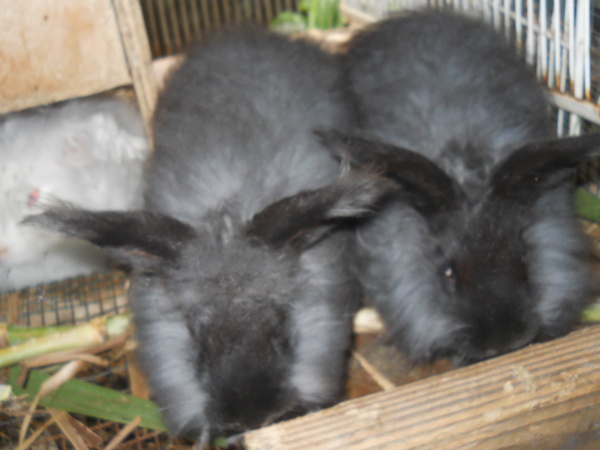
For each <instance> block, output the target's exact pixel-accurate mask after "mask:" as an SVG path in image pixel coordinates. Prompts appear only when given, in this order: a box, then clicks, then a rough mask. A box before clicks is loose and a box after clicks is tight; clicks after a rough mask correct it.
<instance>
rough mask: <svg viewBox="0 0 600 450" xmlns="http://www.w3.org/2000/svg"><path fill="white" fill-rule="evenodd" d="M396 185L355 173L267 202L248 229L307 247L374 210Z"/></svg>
mask: <svg viewBox="0 0 600 450" xmlns="http://www.w3.org/2000/svg"><path fill="white" fill-rule="evenodd" d="M393 188H394V185H393V183H391V182H390V181H389V180H387V179H385V178H382V177H378V176H376V175H375V174H372V173H367V172H361V173H358V172H357V173H351V174H349V175H345V176H343V177H342V178H340V179H339V180H338V181H337V182H335V183H333V184H331V185H329V186H326V187H324V188H321V189H316V190H312V191H303V192H300V193H299V194H296V195H293V196H291V197H287V198H284V199H282V200H280V201H278V202H275V203H273V204H271V205H269V206H267V207H266V208H265V209H263V210H262V211H260V212H259V213H257V214H256V215H255V216H254V217H253V218H252V220H251V221H250V223H249V224H248V226H247V227H246V233H247V235H249V236H251V237H253V238H256V239H258V240H260V241H261V242H263V243H265V244H267V245H271V246H275V247H279V246H283V245H288V244H290V245H292V246H294V247H300V248H306V247H308V246H310V245H312V244H314V243H315V242H316V241H318V240H319V239H320V238H321V237H322V236H323V235H324V234H325V233H327V232H328V231H329V230H331V229H332V228H334V227H336V226H340V225H342V224H344V223H347V222H348V221H350V222H351V221H353V220H355V219H359V218H362V217H366V216H369V215H370V214H372V213H373V211H374V209H375V208H376V206H377V204H378V203H379V201H380V200H381V199H382V198H383V197H384V196H385V195H386V194H387V193H388V192H389V191H391V190H392V189H393Z"/></svg>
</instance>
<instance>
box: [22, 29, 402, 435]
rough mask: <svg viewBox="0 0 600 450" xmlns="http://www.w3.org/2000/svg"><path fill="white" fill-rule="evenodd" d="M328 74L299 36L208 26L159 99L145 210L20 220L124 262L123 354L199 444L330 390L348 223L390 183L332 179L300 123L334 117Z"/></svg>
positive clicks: (336, 386) (345, 328)
mask: <svg viewBox="0 0 600 450" xmlns="http://www.w3.org/2000/svg"><path fill="white" fill-rule="evenodd" d="M338 75H339V71H338V70H337V67H336V63H335V62H334V60H333V59H332V57H331V56H330V55H327V54H325V53H323V52H321V51H320V50H319V49H318V48H317V47H315V46H313V45H311V44H309V43H307V42H304V41H300V40H295V41H291V40H289V39H288V38H285V37H282V36H278V35H274V34H270V33H267V32H264V31H260V30H257V29H242V30H233V31H229V32H227V33H223V34H221V35H219V36H217V37H214V38H213V39H211V40H210V41H209V42H208V43H206V44H205V45H202V46H200V47H199V48H196V49H194V50H192V52H191V53H190V54H189V55H188V57H187V59H186V60H185V61H184V62H183V64H182V66H181V67H180V68H179V69H178V70H177V71H176V72H175V73H174V74H173V75H172V77H171V79H170V80H169V82H168V83H167V86H166V88H165V90H164V92H163V93H162V95H161V97H160V99H159V102H158V107H157V110H156V113H155V118H154V141H155V147H156V148H155V153H154V155H153V159H152V166H151V169H150V171H149V175H148V179H147V181H148V189H147V193H146V204H147V208H148V210H147V211H137V212H125V213H117V212H96V213H94V212H88V211H82V210H73V209H69V208H58V209H51V210H49V211H46V212H45V213H44V214H41V215H38V216H31V217H29V218H28V219H27V220H26V221H25V222H26V223H29V224H35V225H38V226H41V227H44V228H47V229H52V230H56V231H59V232H62V233H63V234H67V235H70V236H76V237H79V238H82V239H87V240H89V241H91V242H93V243H94V244H96V245H98V246H100V247H102V248H104V249H105V250H106V251H107V252H108V253H109V254H111V255H112V256H113V257H115V258H116V259H118V260H120V261H121V262H123V263H125V264H127V265H129V266H131V267H132V269H133V285H132V298H133V308H134V313H135V324H136V329H137V331H136V332H137V338H138V340H139V349H138V359H139V361H140V363H141V366H142V369H143V370H144V372H145V373H146V375H147V377H148V379H149V383H150V386H151V389H152V392H153V395H154V397H155V398H156V400H157V402H158V404H159V406H160V407H161V410H162V413H163V417H164V420H165V423H166V425H167V427H168V428H169V430H170V431H171V432H172V433H173V434H176V435H195V436H200V437H201V442H206V441H207V440H208V439H209V437H210V436H211V435H212V434H215V433H236V432H241V431H244V430H246V429H249V428H255V427H259V426H261V425H263V424H265V423H269V422H272V421H274V420H277V419H279V418H282V417H287V416H289V415H294V414H300V413H302V412H306V411H308V410H312V409H315V408H319V407H322V406H324V405H328V404H331V403H332V402H333V401H335V400H336V399H337V398H338V395H339V394H340V392H341V388H342V385H343V376H344V366H345V356H346V352H347V349H348V346H349V338H350V331H351V326H350V325H351V316H352V313H353V311H354V309H355V308H356V306H357V305H358V303H359V300H360V296H361V290H360V288H359V286H358V284H357V282H356V281H355V280H354V279H353V277H352V276H351V275H350V274H349V272H348V270H347V267H346V260H347V247H348V242H349V238H351V236H352V235H351V233H350V232H349V229H350V227H351V226H353V225H354V223H355V221H356V219H358V218H361V217H363V216H366V215H368V214H369V213H370V212H371V210H372V208H373V207H374V206H375V205H376V203H377V202H378V201H379V199H380V198H381V197H382V196H384V195H386V193H387V192H388V191H390V190H391V189H392V187H393V186H392V184H391V183H390V182H389V180H387V179H386V178H385V177H380V178H378V177H377V176H375V175H373V174H370V173H367V172H360V173H355V174H353V173H349V174H341V173H340V171H341V170H340V165H339V162H338V161H337V160H336V159H335V158H334V157H333V156H332V155H330V153H329V152H328V151H327V150H326V149H324V148H323V146H322V144H321V143H320V142H319V140H318V139H317V137H316V136H315V135H314V134H313V132H312V130H313V128H315V127H317V126H327V127H336V128H337V127H342V128H345V127H346V126H347V124H348V121H347V107H346V106H345V105H344V96H343V95H342V92H340V90H339V89H338V88H337V87H336V86H338V83H337V77H338ZM335 228H339V230H337V231H336V230H334V229H335Z"/></svg>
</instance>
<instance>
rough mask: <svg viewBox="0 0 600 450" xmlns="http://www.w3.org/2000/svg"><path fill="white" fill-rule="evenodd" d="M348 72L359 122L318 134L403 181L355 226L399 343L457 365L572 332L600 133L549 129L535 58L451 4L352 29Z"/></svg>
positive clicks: (585, 279) (592, 290)
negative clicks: (579, 184) (584, 206)
mask: <svg viewBox="0 0 600 450" xmlns="http://www.w3.org/2000/svg"><path fill="white" fill-rule="evenodd" d="M344 76H345V83H346V86H347V89H348V95H349V97H350V98H351V99H352V101H353V102H354V111H355V113H356V125H357V126H356V130H355V131H354V132H353V135H352V136H349V135H344V134H343V133H337V132H335V131H322V132H321V133H320V134H321V137H322V139H323V141H324V142H325V143H326V144H327V145H328V146H329V147H330V149H331V150H332V151H333V152H334V153H336V154H338V156H341V157H342V158H347V159H349V160H350V161H351V162H352V163H353V164H354V165H356V166H368V165H371V166H375V167H377V166H379V167H380V169H381V170H384V171H385V172H386V173H387V174H388V176H389V177H390V178H391V179H393V180H394V181H395V182H396V183H397V185H398V186H399V187H400V188H401V189H400V190H399V191H398V193H397V195H394V196H393V198H392V199H390V200H389V201H387V202H386V204H385V206H384V207H383V209H382V210H381V211H380V213H379V214H378V215H377V216H376V218H375V219H373V220H371V221H370V222H369V223H368V224H366V226H364V227H361V228H360V229H359V231H358V232H357V238H356V252H357V264H356V268H355V269H356V270H355V271H356V274H357V276H358V277H359V278H360V280H361V282H362V284H363V286H364V288H365V290H366V293H367V296H368V297H369V298H370V300H371V301H372V303H373V305H374V306H375V307H376V308H377V309H378V310H379V311H380V312H381V315H382V317H383V319H384V321H385V322H386V323H387V326H388V328H389V331H390V333H391V335H392V336H393V337H394V338H395V341H396V342H397V343H398V344H399V346H400V347H401V348H402V349H404V350H405V351H406V352H407V353H408V354H409V355H410V356H411V357H412V358H413V359H415V360H432V359H436V358H441V357H448V356H449V357H452V358H453V360H454V361H455V362H456V363H457V364H464V363H469V362H473V361H477V360H481V359H484V358H488V357H491V356H493V355H497V354H499V353H502V352H506V351H510V350H513V349H516V348H519V347H522V346H524V345H526V344H528V343H530V342H532V341H539V340H546V339H550V338H553V337H556V336H560V335H562V334H564V333H566V332H567V331H568V330H569V329H570V328H571V327H572V325H573V324H574V322H575V321H576V320H577V318H578V317H579V314H580V312H581V311H582V309H583V308H584V306H585V305H587V304H588V303H589V302H590V301H591V300H592V299H593V297H594V295H596V293H597V292H598V290H597V283H596V280H595V278H594V276H593V273H592V269H591V266H590V262H591V258H592V255H591V252H590V249H589V244H588V243H587V242H586V239H585V238H584V235H583V233H582V231H581V230H580V227H579V224H578V222H577V219H576V217H575V214H574V210H573V202H572V193H573V187H572V183H571V181H570V179H571V175H572V173H573V172H574V171H575V169H576V168H577V166H578V165H579V163H580V162H582V161H585V160H586V159H589V158H592V157H595V156H598V155H599V154H600V136H599V135H588V136H583V137H580V138H568V139H556V138H553V132H552V124H551V115H550V107H549V103H548V100H547V99H546V97H545V93H544V91H543V89H542V87H541V86H540V85H539V84H538V83H537V82H536V80H535V77H534V75H533V74H532V73H531V72H530V70H529V68H528V67H526V66H525V65H524V63H522V62H521V61H520V60H519V58H518V57H517V56H516V54H515V52H514V50H513V49H512V47H511V46H510V45H509V44H508V43H507V42H506V41H505V40H504V39H503V37H502V36H500V35H499V34H497V33H496V32H495V31H494V30H493V29H492V28H491V27H489V26H487V25H485V24H483V23H481V22H479V21H477V20H475V19H472V18H467V17H464V16H461V15H458V14H455V13H451V12H436V11H421V12H412V13H409V14H406V15H403V16H399V17H394V18H390V19H386V20H384V21H382V22H380V23H376V24H375V25H373V26H371V27H369V28H366V29H365V30H364V31H362V32H359V33H358V34H357V35H356V36H354V37H353V39H352V40H351V41H350V43H349V45H348V49H347V52H346V54H345V55H344Z"/></svg>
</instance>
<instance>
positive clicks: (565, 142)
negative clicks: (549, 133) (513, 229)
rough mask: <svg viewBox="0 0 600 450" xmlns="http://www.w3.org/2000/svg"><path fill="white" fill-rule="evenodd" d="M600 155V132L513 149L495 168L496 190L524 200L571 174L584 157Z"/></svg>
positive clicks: (500, 193)
mask: <svg viewBox="0 0 600 450" xmlns="http://www.w3.org/2000/svg"><path fill="white" fill-rule="evenodd" d="M597 156H600V134H588V135H584V136H579V137H570V138H562V139H552V140H546V141H536V142H532V143H529V144H526V145H524V146H523V147H521V148H520V149H518V150H516V151H515V152H514V153H511V154H510V156H508V157H507V158H506V159H505V160H504V161H502V162H501V163H500V164H499V165H498V166H497V167H496V169H495V170H494V172H493V174H492V178H491V182H490V187H491V189H492V193H493V194H496V195H500V196H505V197H510V198H513V199H516V200H520V201H525V202H526V201H528V200H535V199H536V198H537V196H538V195H539V194H540V193H542V192H544V191H545V190H547V189H550V188H552V187H554V186H556V185H558V184H560V183H562V182H564V181H565V179H566V178H567V177H568V176H570V175H571V174H572V173H573V171H574V170H575V169H577V167H578V166H579V165H580V164H581V163H582V162H584V161H586V160H588V159H590V158H593V157H597Z"/></svg>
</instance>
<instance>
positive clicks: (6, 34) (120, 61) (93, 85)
mask: <svg viewBox="0 0 600 450" xmlns="http://www.w3.org/2000/svg"><path fill="white" fill-rule="evenodd" d="M0 11H1V13H0V113H2V112H7V111H11V110H17V109H23V108H27V107H31V106H35V105H39V104H46V103H51V102H54V101H59V100H64V99H67V98H72V97H77V96H82V95H89V94H92V93H96V92H100V91H103V90H107V89H111V88H113V87H116V86H121V85H124V84H129V83H131V78H130V76H129V72H128V69H127V63H126V58H125V54H124V50H123V46H122V43H121V40H120V37H119V29H118V27H117V22H116V18H115V12H114V9H113V6H112V3H111V1H110V0H105V1H101V0H22V1H15V0H0Z"/></svg>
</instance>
